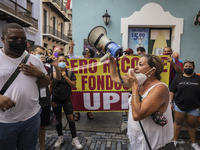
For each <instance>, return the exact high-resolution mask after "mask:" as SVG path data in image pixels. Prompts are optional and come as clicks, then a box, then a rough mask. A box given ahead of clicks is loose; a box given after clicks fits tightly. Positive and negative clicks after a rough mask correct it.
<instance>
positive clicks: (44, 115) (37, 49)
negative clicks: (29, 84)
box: [30, 45, 61, 150]
mask: <svg viewBox="0 0 200 150" xmlns="http://www.w3.org/2000/svg"><path fill="white" fill-rule="evenodd" d="M30 53H31V54H33V55H35V56H36V57H37V58H38V59H40V60H41V61H42V63H43V64H45V63H46V58H45V48H43V47H42V46H40V45H34V46H32V47H31V49H30ZM49 58H51V59H52V60H53V59H54V61H53V62H52V63H51V65H53V66H54V67H55V68H56V69H55V70H56V73H54V77H55V79H57V80H60V79H61V73H60V70H59V69H58V62H57V59H56V58H55V56H50V57H49ZM44 66H45V65H44ZM45 69H46V71H47V72H48V74H49V75H50V73H51V68H49V67H47V66H45ZM38 89H39V104H40V106H41V107H42V112H41V114H40V118H41V122H40V131H39V143H40V150H44V149H45V127H46V126H49V125H50V93H49V88H48V86H46V87H39V86H38Z"/></svg>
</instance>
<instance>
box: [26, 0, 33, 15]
mask: <svg viewBox="0 0 200 150" xmlns="http://www.w3.org/2000/svg"><path fill="white" fill-rule="evenodd" d="M26 2H27V3H26V8H27V10H28V11H29V12H30V15H31V16H32V4H33V3H32V2H31V1H30V0H27V1H26Z"/></svg>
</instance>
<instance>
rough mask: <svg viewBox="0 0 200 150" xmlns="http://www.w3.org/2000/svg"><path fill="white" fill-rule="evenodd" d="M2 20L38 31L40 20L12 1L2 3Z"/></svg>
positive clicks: (0, 4)
mask: <svg viewBox="0 0 200 150" xmlns="http://www.w3.org/2000/svg"><path fill="white" fill-rule="evenodd" d="M0 20H3V21H7V22H8V23H11V22H16V23H18V24H20V25H21V26H22V27H30V26H32V27H34V28H36V29H38V20H37V19H35V18H33V17H32V16H31V12H30V11H28V10H27V9H25V8H24V7H22V6H21V5H19V4H18V3H16V2H14V1H12V0H1V1H0Z"/></svg>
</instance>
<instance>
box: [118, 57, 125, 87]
mask: <svg viewBox="0 0 200 150" xmlns="http://www.w3.org/2000/svg"><path fill="white" fill-rule="evenodd" d="M116 61H117V69H118V75H119V79H120V81H121V83H124V81H123V80H122V76H121V74H120V70H119V63H118V58H116Z"/></svg>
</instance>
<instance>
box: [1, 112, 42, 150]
mask: <svg viewBox="0 0 200 150" xmlns="http://www.w3.org/2000/svg"><path fill="white" fill-rule="evenodd" d="M40 113H41V110H40V111H39V112H38V113H37V114H36V115H35V116H33V117H32V118H30V119H28V120H26V121H20V122H17V123H0V150H16V149H17V150H35V149H36V145H37V139H38V134H39V127H40Z"/></svg>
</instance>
